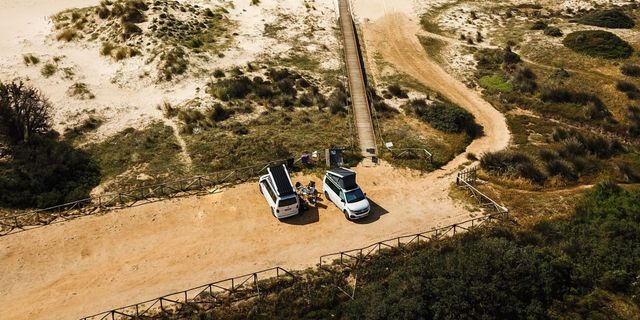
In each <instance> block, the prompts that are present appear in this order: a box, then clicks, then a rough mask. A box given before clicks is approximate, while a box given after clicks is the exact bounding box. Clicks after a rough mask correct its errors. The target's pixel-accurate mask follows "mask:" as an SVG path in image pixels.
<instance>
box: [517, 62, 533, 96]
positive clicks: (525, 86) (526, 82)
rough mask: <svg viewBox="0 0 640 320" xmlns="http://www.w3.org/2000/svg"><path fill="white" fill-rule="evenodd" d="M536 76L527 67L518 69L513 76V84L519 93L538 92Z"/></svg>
mask: <svg viewBox="0 0 640 320" xmlns="http://www.w3.org/2000/svg"><path fill="white" fill-rule="evenodd" d="M536 78H537V77H536V74H535V73H533V70H531V68H529V67H518V68H516V70H515V74H514V76H513V80H512V82H513V84H514V85H515V87H516V88H517V89H518V91H520V92H524V93H533V92H535V91H536V90H538V84H537V83H536Z"/></svg>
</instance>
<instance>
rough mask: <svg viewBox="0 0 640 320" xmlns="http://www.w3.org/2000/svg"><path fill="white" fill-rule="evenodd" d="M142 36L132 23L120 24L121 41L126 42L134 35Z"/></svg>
mask: <svg viewBox="0 0 640 320" xmlns="http://www.w3.org/2000/svg"><path fill="white" fill-rule="evenodd" d="M139 34H142V29H140V27H138V26H137V25H135V24H133V23H128V22H124V23H122V39H124V40H128V39H129V38H131V37H132V36H134V35H139Z"/></svg>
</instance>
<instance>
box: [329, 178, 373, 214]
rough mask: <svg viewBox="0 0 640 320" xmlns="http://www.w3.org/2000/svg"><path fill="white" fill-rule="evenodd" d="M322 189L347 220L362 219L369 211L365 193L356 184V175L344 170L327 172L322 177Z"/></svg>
mask: <svg viewBox="0 0 640 320" xmlns="http://www.w3.org/2000/svg"><path fill="white" fill-rule="evenodd" d="M322 189H323V190H324V195H325V197H326V198H327V199H329V200H331V201H332V202H333V203H335V204H336V206H338V208H339V209H340V210H341V211H342V213H344V216H345V217H346V218H347V219H349V220H357V219H362V218H364V217H366V216H368V215H369V211H370V210H371V208H370V205H369V200H367V195H366V193H364V192H362V190H361V189H360V187H359V186H358V184H356V173H355V172H353V171H352V170H349V169H345V168H338V169H331V170H328V171H327V173H326V174H325V176H324V179H323V183H322Z"/></svg>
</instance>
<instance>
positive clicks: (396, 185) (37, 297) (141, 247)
mask: <svg viewBox="0 0 640 320" xmlns="http://www.w3.org/2000/svg"><path fill="white" fill-rule="evenodd" d="M394 3H396V2H395V1H394ZM398 4H399V5H404V3H402V1H399V2H398ZM357 8H358V7H357V6H356V10H358V9H357ZM403 8H404V9H405V10H408V9H407V8H410V6H405V7H403ZM393 11H396V10H389V11H387V15H385V16H383V17H376V19H371V20H372V22H371V23H370V24H367V25H366V26H365V29H366V30H365V38H366V39H365V40H366V41H367V45H368V46H369V47H368V49H371V48H372V49H375V50H377V51H379V52H380V53H381V54H383V55H384V58H385V59H386V60H388V61H389V62H390V63H392V64H394V65H395V66H396V67H397V68H398V69H400V70H402V71H404V72H406V73H408V74H410V75H412V76H413V77H415V78H416V79H418V80H420V81H422V82H423V83H424V84H426V85H428V86H430V87H432V88H434V89H436V90H438V91H441V92H442V93H443V94H445V95H446V96H447V97H449V98H450V99H451V100H453V101H454V102H457V103H458V104H460V105H461V106H463V107H465V108H467V109H468V110H470V111H471V112H473V113H474V115H475V116H476V118H477V119H478V122H479V123H480V124H482V125H483V126H484V127H485V133H486V137H484V138H482V139H479V140H477V141H475V142H474V143H472V144H471V145H470V146H469V150H470V151H471V152H474V153H477V154H480V153H482V152H483V151H489V150H497V149H501V148H504V147H506V146H507V144H508V141H509V132H508V130H507V127H506V124H505V122H504V117H502V115H500V114H499V113H498V112H497V111H495V110H494V109H493V108H492V107H491V106H490V105H489V104H487V103H486V102H484V101H483V100H482V99H480V96H479V95H478V94H477V93H476V92H474V91H471V90H469V89H467V88H466V87H465V86H464V85H463V84H461V83H460V82H457V81H455V80H454V79H453V78H451V77H450V76H448V75H447V74H446V73H445V72H444V71H443V70H442V69H441V68H440V67H439V66H438V65H437V64H435V63H433V62H431V61H430V60H429V58H428V57H427V55H426V54H425V53H424V52H423V51H422V48H421V47H420V44H419V43H418V42H417V40H416V39H415V36H414V35H415V33H416V32H417V31H418V29H417V25H416V24H415V22H414V21H415V20H413V21H412V20H411V18H410V17H408V16H407V15H406V14H411V13H410V12H407V11H400V12H399V13H398V12H396V13H393ZM356 12H358V13H359V14H361V15H362V12H359V11H356ZM465 162H466V158H465V157H464V155H461V156H459V157H457V158H456V159H454V160H453V161H452V162H451V163H449V164H448V165H447V166H445V167H444V168H443V169H442V170H438V171H435V172H432V173H430V174H427V175H420V174H417V173H415V172H412V171H408V170H399V169H393V168H392V167H390V166H389V165H387V164H385V163H383V164H382V165H380V166H378V167H374V168H358V169H357V171H358V174H359V178H358V179H359V181H360V182H361V185H362V187H363V189H364V190H365V191H366V192H367V193H368V197H369V198H370V199H371V200H372V201H373V202H374V203H375V204H376V206H375V212H374V214H373V216H372V217H370V218H368V219H367V220H365V221H362V222H359V223H353V222H348V221H346V220H345V219H344V217H343V215H342V214H341V213H340V212H339V211H338V210H337V209H335V207H334V206H333V205H332V204H331V203H327V202H326V201H325V202H324V206H325V207H326V208H321V209H319V210H317V211H315V210H312V211H310V212H307V213H305V214H304V215H303V216H301V217H298V218H294V219H291V220H288V221H284V222H279V221H277V220H276V219H275V218H273V217H272V216H271V215H270V213H269V209H268V207H267V205H266V203H265V201H264V199H263V198H262V196H261V195H260V193H259V192H258V188H257V185H256V184H255V183H250V184H244V185H241V186H238V187H235V188H232V189H228V190H226V191H224V192H222V193H219V194H214V195H209V196H205V197H190V198H184V199H178V200H172V201H166V202H159V203H155V204H149V205H144V206H139V207H135V208H131V209H127V210H121V211H116V212H111V213H108V214H106V215H102V216H92V217H86V218H82V219H78V220H75V221H71V222H67V223H62V224H55V225H51V226H47V227H44V228H39V229H35V230H32V231H29V232H23V233H18V234H14V235H12V236H8V237H3V238H0V305H2V306H3V312H2V318H3V319H62V318H65V319H68V318H78V317H81V316H85V315H88V314H93V313H97V312H100V311H104V310H108V309H111V308H115V307H119V306H122V305H127V304H130V303H134V302H136V301H142V300H146V299H150V298H154V297H157V296H160V295H163V294H166V293H169V292H172V291H176V290H180V289H185V288H189V287H193V286H196V285H200V284H203V283H207V282H211V281H215V280H219V279H223V278H227V277H230V276H234V275H238V274H244V273H247V272H251V271H255V270H259V269H262V268H266V267H272V266H276V265H278V266H281V267H284V268H287V269H298V268H305V267H309V266H313V265H314V264H315V263H317V261H318V260H317V259H318V258H319V256H320V255H322V254H325V253H329V252H334V251H339V250H345V249H349V248H355V247H360V246H363V245H367V244H369V243H371V242H375V241H378V240H382V239H385V238H390V237H393V236H398V235H402V234H409V233H414V232H419V231H425V230H429V229H431V228H433V227H437V226H442V225H448V224H451V223H453V222H457V221H461V220H463V219H466V218H468V217H469V213H468V212H467V211H466V210H465V209H464V206H463V204H461V203H457V202H455V201H454V200H452V199H451V198H450V197H449V196H448V193H449V188H450V186H451V184H452V182H453V180H454V178H455V172H456V170H457V169H458V167H459V166H460V165H462V164H464V163H465ZM305 179H306V178H305ZM305 179H302V180H303V182H304V180H305ZM314 179H315V180H316V181H317V182H319V179H318V178H314ZM296 180H298V179H296Z"/></svg>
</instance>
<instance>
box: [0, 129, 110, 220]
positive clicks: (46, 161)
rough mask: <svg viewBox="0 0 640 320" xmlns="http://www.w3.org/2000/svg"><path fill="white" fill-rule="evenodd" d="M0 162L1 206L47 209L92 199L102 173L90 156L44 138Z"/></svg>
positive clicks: (19, 147) (18, 149)
mask: <svg viewBox="0 0 640 320" xmlns="http://www.w3.org/2000/svg"><path fill="white" fill-rule="evenodd" d="M12 156H13V159H12V160H11V161H10V162H0V172H2V174H0V206H2V207H10V208H31V207H37V208H44V207H50V206H54V205H58V204H62V203H65V202H71V201H75V200H80V199H84V198H87V197H89V193H90V192H91V190H92V189H93V187H95V186H96V185H98V183H99V182H100V171H99V169H98V168H97V166H96V165H95V163H93V162H92V161H91V160H90V158H89V157H88V155H86V154H85V153H84V152H81V151H78V150H74V149H73V148H71V147H70V146H68V145H66V144H64V143H61V142H57V141H53V140H48V139H43V138H37V139H34V140H33V141H32V143H29V144H21V145H18V146H16V147H14V148H13V150H12Z"/></svg>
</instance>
